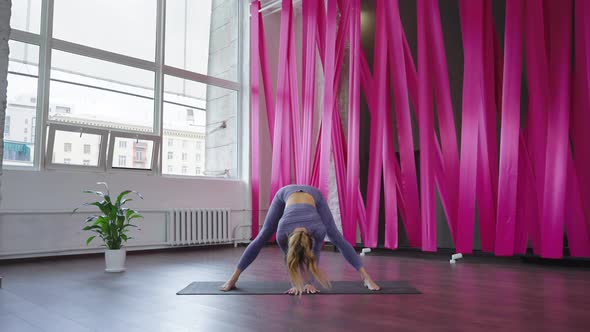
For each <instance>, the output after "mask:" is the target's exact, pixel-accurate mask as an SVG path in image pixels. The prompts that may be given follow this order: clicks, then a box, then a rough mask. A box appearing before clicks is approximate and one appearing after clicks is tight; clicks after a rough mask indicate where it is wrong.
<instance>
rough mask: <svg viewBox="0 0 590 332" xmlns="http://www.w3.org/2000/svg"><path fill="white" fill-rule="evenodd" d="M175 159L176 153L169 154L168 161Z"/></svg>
mask: <svg viewBox="0 0 590 332" xmlns="http://www.w3.org/2000/svg"><path fill="white" fill-rule="evenodd" d="M172 159H174V152H168V160H172Z"/></svg>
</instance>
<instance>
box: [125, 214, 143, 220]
mask: <svg viewBox="0 0 590 332" xmlns="http://www.w3.org/2000/svg"><path fill="white" fill-rule="evenodd" d="M137 218H143V216H142V215H140V214H134V215H132V216H131V217H129V218H127V221H131V220H132V219H137Z"/></svg>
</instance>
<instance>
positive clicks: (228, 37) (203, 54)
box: [164, 0, 241, 81]
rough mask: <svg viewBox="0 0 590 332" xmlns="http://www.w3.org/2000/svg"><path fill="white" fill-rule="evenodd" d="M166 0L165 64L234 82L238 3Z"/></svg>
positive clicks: (236, 54)
mask: <svg viewBox="0 0 590 332" xmlns="http://www.w3.org/2000/svg"><path fill="white" fill-rule="evenodd" d="M239 2H241V1H223V2H219V3H220V4H219V5H216V6H215V7H214V6H213V4H214V3H217V1H211V0H206V1H202V0H200V1H185V0H167V1H166V38H165V41H166V45H165V47H166V48H165V56H164V59H165V61H166V65H168V66H172V67H176V68H180V69H185V70H188V71H192V72H195V73H199V74H204V75H208V76H213V77H218V78H223V79H226V80H230V81H237V78H238V71H237V68H238V26H239V24H238V22H239V14H238V3H239Z"/></svg>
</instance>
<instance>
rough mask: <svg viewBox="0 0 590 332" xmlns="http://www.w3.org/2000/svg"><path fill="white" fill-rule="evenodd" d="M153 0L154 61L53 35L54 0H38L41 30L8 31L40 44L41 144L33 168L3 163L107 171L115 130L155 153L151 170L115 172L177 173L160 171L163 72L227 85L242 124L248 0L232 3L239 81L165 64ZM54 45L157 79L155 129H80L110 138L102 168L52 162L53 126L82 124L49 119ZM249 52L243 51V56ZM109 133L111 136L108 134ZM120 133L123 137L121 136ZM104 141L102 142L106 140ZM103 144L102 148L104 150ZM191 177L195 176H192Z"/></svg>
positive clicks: (162, 13)
mask: <svg viewBox="0 0 590 332" xmlns="http://www.w3.org/2000/svg"><path fill="white" fill-rule="evenodd" d="M153 1H157V16H156V40H155V43H156V47H155V49H156V54H155V60H154V61H148V60H144V59H140V58H134V57H131V56H127V55H123V54H118V53H113V52H110V51H106V50H102V49H97V48H93V47H89V46H85V45H81V44H76V43H72V42H69V41H66V40H60V39H57V38H53V16H54V15H53V13H54V0H42V7H41V27H40V33H39V34H36V33H31V32H27V31H23V30H18V29H13V30H11V34H10V40H14V41H18V42H23V43H27V44H32V45H37V46H39V67H38V68H39V75H38V86H37V109H36V126H35V132H34V133H32V134H33V135H34V137H35V140H34V143H35V145H36V146H38V147H39V148H36V149H35V154H34V158H33V167H22V166H8V165H7V166H6V168H7V169H24V170H38V171H39V170H40V171H43V170H46V169H66V170H69V169H76V170H78V169H80V170H86V171H100V172H108V171H110V170H111V169H112V167H111V166H112V158H113V156H112V155H113V146H112V144H113V143H112V142H114V139H113V134H114V133H115V130H116V133H117V134H116V135H131V136H130V137H133V138H135V137H138V136H139V137H140V138H141V137H144V138H147V139H150V140H153V141H154V151H153V158H155V160H154V161H153V164H152V170H145V171H143V170H136V169H130V170H125V169H118V168H117V169H116V170H113V171H116V172H143V173H146V174H154V175H160V176H166V177H178V176H177V175H163V174H162V173H163V172H162V168H163V167H162V165H163V163H162V158H163V157H166V156H164V155H163V153H162V147H163V144H161V143H162V137H163V136H164V132H163V131H164V125H163V115H164V114H163V108H164V76H165V75H167V76H173V77H176V78H180V79H186V80H190V81H194V82H199V83H204V84H207V85H211V86H215V87H220V88H225V89H229V90H233V91H235V92H236V93H237V98H238V102H237V109H236V117H237V121H238V128H241V127H242V118H243V107H244V105H245V103H244V101H243V98H244V93H243V92H244V89H245V88H244V84H243V77H244V69H243V63H244V57H245V53H244V45H243V44H244V37H245V36H247V31H246V33H245V30H247V29H245V27H247V26H246V25H245V24H244V22H245V21H246V20H245V16H244V13H246V12H247V11H246V10H245V9H246V6H247V5H249V2H248V1H241V0H236V4H235V5H236V6H237V7H238V8H237V11H238V16H239V17H238V22H237V35H238V46H237V47H238V55H237V57H238V58H237V66H238V67H237V69H238V70H237V73H238V75H237V81H231V80H225V79H222V78H217V77H213V76H207V75H204V74H200V73H197V72H192V71H188V70H184V69H181V68H176V67H172V66H168V65H165V59H164V54H165V45H166V41H165V35H166V33H165V29H166V0H153ZM53 50H58V51H62V52H67V53H71V54H75V55H79V56H84V57H89V58H92V59H97V60H102V61H107V62H111V63H115V64H119V65H124V66H128V67H132V68H138V69H143V70H148V71H151V72H154V74H155V82H154V83H155V84H154V119H153V130H152V131H151V132H145V131H143V132H136V131H133V130H121V129H116V128H100V127H92V128H84V129H83V130H91V131H93V132H100V133H101V135H103V134H105V133H106V134H107V136H110V137H109V141H108V142H109V143H108V150H107V149H106V148H107V144H102V145H101V156H100V158H101V160H100V161H99V164H101V165H102V166H103V167H92V166H75V165H63V164H59V165H57V164H54V163H52V162H51V157H52V153H50V152H52V151H53V148H54V147H53V146H50V144H52V143H53V142H54V141H55V129H57V128H60V129H58V130H65V131H71V132H76V131H77V132H79V130H80V126H79V125H75V124H72V125H70V124H65V123H55V122H51V121H49V94H50V93H49V92H50V91H49V90H50V82H51V75H50V72H51V64H52V61H51V54H52V51H53ZM246 56H247V55H246ZM109 133H110V135H109ZM236 135H237V137H236V139H237V142H238V143H237V152H236V156H235V158H236V160H237V165H238V174H235V176H233V177H232V178H229V180H240V178H241V177H242V171H243V167H242V164H243V163H242V161H241V159H242V150H243V147H242V145H243V144H242V139H243V138H242V130H241V129H238V132H237V133H236ZM120 137H123V136H120ZM105 142H106V141H105ZM103 147H104V149H105V151H104V153H103V151H102V150H103ZM191 177H194V176H191Z"/></svg>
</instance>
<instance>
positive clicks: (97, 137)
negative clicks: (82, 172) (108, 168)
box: [46, 124, 108, 169]
mask: <svg viewBox="0 0 590 332" xmlns="http://www.w3.org/2000/svg"><path fill="white" fill-rule="evenodd" d="M107 140H108V132H107V131H104V130H98V129H90V128H70V127H69V126H64V125H59V124H50V125H49V132H48V141H47V151H46V166H47V167H48V168H63V167H64V166H63V165H71V166H68V167H73V168H80V169H90V168H94V169H98V168H102V169H104V163H101V162H100V160H104V159H103V158H105V155H106V144H103V142H107ZM86 146H89V147H90V151H89V153H85V152H86V149H87V148H86ZM61 147H63V149H62V148H61ZM49 156H51V158H48V157H49ZM64 160H67V162H65V161H64ZM62 161H63V162H62Z"/></svg>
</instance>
